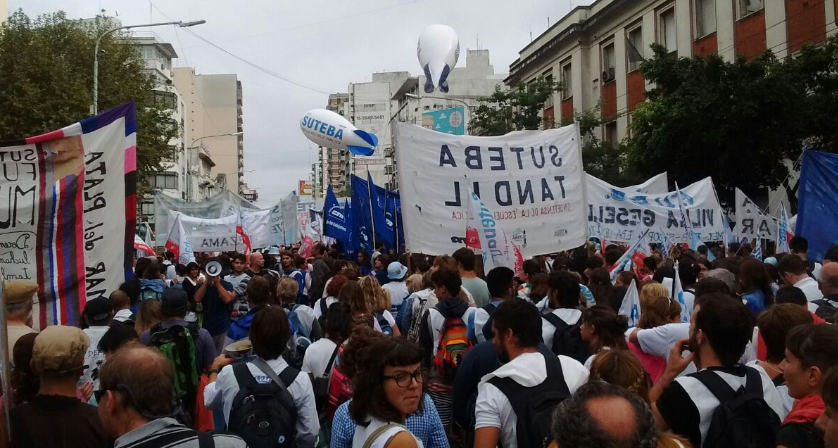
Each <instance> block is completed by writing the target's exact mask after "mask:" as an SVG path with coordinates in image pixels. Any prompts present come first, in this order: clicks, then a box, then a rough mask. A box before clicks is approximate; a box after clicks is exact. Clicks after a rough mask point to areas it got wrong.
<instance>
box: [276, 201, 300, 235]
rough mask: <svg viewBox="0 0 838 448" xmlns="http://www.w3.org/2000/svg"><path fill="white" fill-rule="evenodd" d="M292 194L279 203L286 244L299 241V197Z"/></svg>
mask: <svg viewBox="0 0 838 448" xmlns="http://www.w3.org/2000/svg"><path fill="white" fill-rule="evenodd" d="M294 193H295V192H291V193H290V194H289V195H288V196H286V197H285V198H283V199H282V200H281V201H279V211H280V217H281V218H280V219H281V220H282V235H283V237H284V238H283V240H284V241H285V244H291V243H293V242H295V241H298V238H297V235H298V234H299V227H300V224H299V221H298V218H297V195H296V194H294Z"/></svg>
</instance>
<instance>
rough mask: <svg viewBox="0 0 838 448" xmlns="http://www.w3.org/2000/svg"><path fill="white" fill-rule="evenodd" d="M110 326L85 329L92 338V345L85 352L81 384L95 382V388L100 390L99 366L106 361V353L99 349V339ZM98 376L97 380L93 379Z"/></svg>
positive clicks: (85, 332)
mask: <svg viewBox="0 0 838 448" xmlns="http://www.w3.org/2000/svg"><path fill="white" fill-rule="evenodd" d="M108 328H109V327H89V328H85V329H84V334H86V335H87V337H88V338H90V346H88V347H87V352H86V353H85V354H84V365H86V366H87V368H86V369H84V373H83V374H82V376H81V380H79V384H85V383H89V382H93V390H99V379H98V378H99V366H101V365H102V363H103V362H105V353H104V352H100V351H99V341H100V340H101V339H102V336H104V335H105V333H106V332H107V331H108ZM93 377H96V381H93Z"/></svg>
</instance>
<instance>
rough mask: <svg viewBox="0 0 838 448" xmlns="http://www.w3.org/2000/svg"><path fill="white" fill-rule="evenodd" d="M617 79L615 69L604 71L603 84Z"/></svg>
mask: <svg viewBox="0 0 838 448" xmlns="http://www.w3.org/2000/svg"><path fill="white" fill-rule="evenodd" d="M615 78H616V72H615V69H614V67H611V68H609V69H606V70H603V71H602V82H604V83H605V82H610V81H613V80H614V79H615Z"/></svg>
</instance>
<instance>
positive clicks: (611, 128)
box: [602, 121, 619, 148]
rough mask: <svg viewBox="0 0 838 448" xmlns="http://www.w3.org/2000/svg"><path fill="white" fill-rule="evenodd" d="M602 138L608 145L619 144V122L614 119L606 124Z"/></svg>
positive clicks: (615, 145) (614, 145) (614, 146)
mask: <svg viewBox="0 0 838 448" xmlns="http://www.w3.org/2000/svg"><path fill="white" fill-rule="evenodd" d="M602 139H603V140H604V141H605V143H606V144H607V145H608V146H610V147H612V148H616V147H617V144H618V143H619V142H618V141H617V122H616V121H612V122H610V123H606V124H605V126H604V129H603V135H602Z"/></svg>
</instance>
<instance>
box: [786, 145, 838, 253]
mask: <svg viewBox="0 0 838 448" xmlns="http://www.w3.org/2000/svg"><path fill="white" fill-rule="evenodd" d="M835 191H838V154H829V153H825V152H821V151H813V150H806V151H804V152H803V162H802V167H801V169H800V183H799V186H798V190H797V195H798V198H799V199H800V202H799V203H798V205H797V218H796V219H797V223H796V226H795V228H794V234H795V235H800V236H804V237H806V239H807V240H809V253H808V259H810V260H815V261H822V260H823V256H824V255H825V254H826V251H827V250H829V248H830V247H831V246H832V245H834V244H836V243H838V226H836V225H835V223H836V222H838V196H836V195H835ZM793 219H795V218H789V226H791V221H792V220H793ZM789 230H791V229H789Z"/></svg>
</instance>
